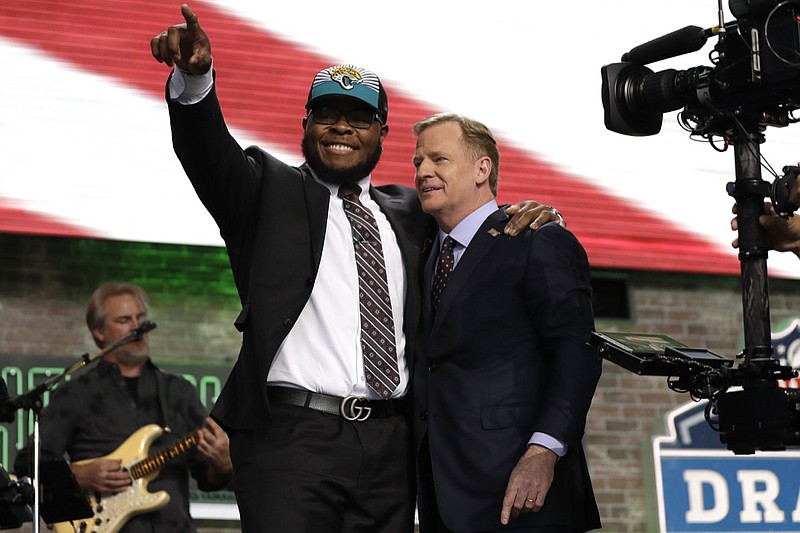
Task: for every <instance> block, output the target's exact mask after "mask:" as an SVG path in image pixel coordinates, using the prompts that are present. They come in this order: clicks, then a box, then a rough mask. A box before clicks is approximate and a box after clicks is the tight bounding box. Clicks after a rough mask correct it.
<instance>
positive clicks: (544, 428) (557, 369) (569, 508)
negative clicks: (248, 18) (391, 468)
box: [413, 210, 601, 531]
mask: <svg viewBox="0 0 800 533" xmlns="http://www.w3.org/2000/svg"><path fill="white" fill-rule="evenodd" d="M506 221H507V216H506V215H505V214H504V213H503V211H502V210H498V211H496V212H495V213H494V214H492V215H491V216H490V217H489V218H488V219H487V220H486V221H485V222H484V224H483V226H482V227H481V228H480V229H479V230H478V233H477V234H476V235H475V237H474V239H473V240H472V242H471V243H470V244H469V246H468V248H467V249H466V250H465V252H464V254H463V255H462V257H461V259H460V260H459V262H458V264H457V265H456V268H455V270H454V271H453V273H452V275H451V277H450V280H449V281H448V284H447V286H446V287H445V289H444V292H443V293H442V297H441V300H440V303H439V307H438V309H437V312H436V316H435V318H434V317H433V316H432V314H431V304H430V287H431V280H432V275H433V272H434V264H435V260H436V258H437V254H438V250H434V251H432V252H431V254H430V258H429V260H428V262H427V265H426V266H425V267H424V274H423V276H424V279H423V282H422V283H423V290H424V296H423V302H422V317H421V324H420V331H419V341H418V343H417V353H416V360H415V364H414V378H413V379H414V397H415V414H416V416H415V443H416V449H417V451H418V452H419V450H420V448H421V446H422V444H423V439H424V438H425V437H426V436H427V438H428V444H429V447H430V458H431V466H432V473H433V479H434V482H435V483H434V485H435V492H436V500H437V503H438V506H439V510H440V514H441V517H442V519H443V520H444V522H445V524H446V525H447V526H448V527H449V528H450V529H452V530H453V531H485V530H490V529H491V530H494V529H500V528H501V524H500V510H501V508H502V500H503V495H504V493H505V489H506V485H507V483H508V479H509V475H510V474H511V470H512V469H513V468H514V466H515V465H516V464H517V461H518V460H519V459H520V457H522V455H523V453H524V452H525V450H526V448H527V443H528V440H529V438H530V436H531V435H532V434H533V433H534V432H537V431H539V432H543V433H547V434H548V435H551V436H553V437H555V438H556V439H559V440H560V441H562V442H565V443H566V444H567V445H568V453H567V454H566V455H565V456H564V457H562V458H560V459H559V461H558V462H557V464H556V467H555V478H554V481H553V484H552V486H551V488H550V491H549V493H548V495H547V499H546V502H545V505H544V507H543V509H542V510H541V511H539V512H537V513H527V514H523V515H520V517H518V518H512V519H511V523H510V526H511V527H513V526H517V527H520V526H528V527H533V526H537V525H560V526H566V527H570V528H573V529H575V530H580V531H588V530H591V529H595V528H598V527H600V520H599V514H598V510H597V505H596V503H595V499H594V493H593V491H592V487H591V481H590V479H589V473H588V468H587V465H586V460H585V457H584V452H583V448H582V446H581V438H582V436H583V432H584V427H585V421H586V415H587V411H588V410H589V407H590V405H591V401H592V397H593V395H594V391H595V387H596V385H597V381H598V379H599V377H600V373H601V358H600V356H599V355H598V354H597V353H596V351H595V350H594V349H592V348H591V347H590V346H589V344H588V340H589V334H590V332H591V331H592V330H593V328H594V319H593V314H592V305H591V287H590V275H589V264H588V261H587V258H586V254H585V252H584V250H583V248H582V247H581V245H580V243H579V242H578V241H577V239H575V237H574V236H573V235H572V234H571V233H570V232H568V231H566V230H565V229H563V228H561V227H560V226H558V225H556V224H546V225H545V226H544V227H542V228H540V229H539V230H537V231H536V232H524V233H523V234H521V235H519V236H517V237H514V238H511V237H507V236H505V235H504V234H503V232H502V230H503V226H504V225H505V223H506ZM423 478H425V476H420V480H422V479H423ZM419 489H420V490H418V493H419V494H420V495H421V496H420V502H419V505H420V520H421V524H422V525H423V528H424V527H425V525H426V520H427V519H428V515H427V511H428V509H427V506H426V504H428V503H429V502H426V501H425V494H430V490H429V487H420V488H419ZM423 531H425V529H423Z"/></svg>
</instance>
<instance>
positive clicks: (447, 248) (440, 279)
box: [431, 235, 456, 314]
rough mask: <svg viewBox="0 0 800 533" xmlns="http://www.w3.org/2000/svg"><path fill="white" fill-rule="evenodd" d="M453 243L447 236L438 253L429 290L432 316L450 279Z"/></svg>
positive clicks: (453, 261)
mask: <svg viewBox="0 0 800 533" xmlns="http://www.w3.org/2000/svg"><path fill="white" fill-rule="evenodd" d="M455 243H456V241H455V240H454V239H453V238H452V237H450V236H449V235H448V236H447V237H445V239H444V242H443V243H442V250H441V251H440V252H439V263H438V265H437V267H436V277H435V278H433V287H432V288H431V305H432V306H433V312H434V314H435V313H436V308H437V307H439V300H441V299H442V291H443V290H444V286H445V285H447V280H449V279H450V274H452V273H453V266H454V265H455V257H454V256H453V246H454V245H455Z"/></svg>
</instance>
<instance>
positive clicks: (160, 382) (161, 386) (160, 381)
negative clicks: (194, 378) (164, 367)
mask: <svg viewBox="0 0 800 533" xmlns="http://www.w3.org/2000/svg"><path fill="white" fill-rule="evenodd" d="M154 370H155V374H156V386H157V388H158V407H159V408H160V409H161V425H162V427H163V428H164V431H165V432H166V433H172V428H170V427H169V420H168V419H167V376H165V375H164V373H163V372H161V371H160V370H158V368H156V369H154Z"/></svg>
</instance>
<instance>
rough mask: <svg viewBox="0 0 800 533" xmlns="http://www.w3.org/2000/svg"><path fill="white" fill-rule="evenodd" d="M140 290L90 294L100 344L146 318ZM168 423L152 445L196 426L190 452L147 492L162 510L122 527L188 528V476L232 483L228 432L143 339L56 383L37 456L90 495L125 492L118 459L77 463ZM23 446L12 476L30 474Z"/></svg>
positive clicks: (215, 486) (113, 286)
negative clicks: (64, 465) (66, 466)
mask: <svg viewBox="0 0 800 533" xmlns="http://www.w3.org/2000/svg"><path fill="white" fill-rule="evenodd" d="M148 307H149V304H148V296H147V293H146V292H145V291H144V290H143V289H142V288H141V287H139V286H136V285H132V284H129V283H115V282H112V283H106V284H104V285H102V286H100V287H99V288H98V289H97V290H95V291H94V293H93V294H92V296H91V298H90V299H89V302H88V304H87V309H86V324H87V326H88V327H89V330H90V331H91V333H92V337H93V338H94V341H95V343H96V344H97V346H98V347H100V348H101V349H102V348H103V347H104V346H107V345H109V344H111V343H113V342H115V341H117V340H118V339H121V338H123V337H125V336H127V335H128V334H130V333H131V332H132V331H133V330H134V329H136V328H137V327H138V325H139V324H140V323H141V322H142V321H144V320H145V319H146V318H147V312H148ZM147 424H158V425H160V426H162V427H168V428H170V430H171V431H170V432H169V433H165V434H164V435H162V436H161V437H160V438H159V439H158V440H156V441H155V442H154V443H153V444H152V446H151V450H152V451H155V450H158V449H161V448H164V447H166V446H168V445H169V444H170V443H171V442H174V441H176V440H178V439H180V438H181V437H183V436H185V435H187V434H188V433H190V432H191V431H192V430H194V429H196V428H198V427H201V428H202V429H201V430H200V432H199V440H198V443H197V446H196V448H195V449H193V450H190V451H189V452H188V453H186V454H183V455H182V456H181V457H179V458H177V459H176V460H174V461H171V462H170V463H169V464H168V465H167V466H165V467H164V468H163V469H162V470H161V472H160V473H159V475H158V477H157V478H156V479H155V480H153V481H152V482H151V483H150V485H149V487H148V491H149V492H156V491H159V490H165V491H167V493H168V494H169V495H170V501H169V503H167V505H166V506H165V507H162V508H161V509H158V510H155V511H151V512H149V513H145V514H140V515H137V516H133V517H131V518H130V520H129V521H128V522H127V523H126V524H125V526H124V528H123V529H122V531H124V532H126V533H139V532H158V533H162V532H175V533H185V532H187V531H195V530H196V529H195V527H194V525H193V524H192V520H191V517H190V516H189V475H190V474H191V475H192V477H194V478H195V479H196V480H197V484H198V487H199V488H200V489H201V490H206V491H210V490H219V489H222V488H225V487H227V486H228V484H229V482H230V480H231V473H232V467H231V461H230V456H229V453H228V437H227V435H226V434H225V432H224V431H223V430H222V429H221V428H220V427H219V426H218V425H217V424H216V423H215V422H214V421H212V420H211V419H210V418H208V417H207V414H206V410H205V408H204V407H203V406H202V405H201V403H200V399H199V396H198V394H197V391H196V389H195V388H194V387H193V386H192V385H191V384H190V383H189V382H188V381H186V380H184V379H183V378H181V377H180V376H177V375H174V374H168V373H166V372H163V371H161V370H160V369H159V368H158V367H157V366H156V365H155V364H153V362H152V360H151V359H150V354H149V349H148V336H147V334H145V335H143V336H142V338H141V339H140V340H139V341H135V342H129V343H127V344H125V345H123V346H121V347H119V348H117V349H116V350H114V351H112V352H110V353H108V354H107V355H105V357H104V358H103V359H102V360H101V361H98V362H97V363H96V364H94V365H93V366H92V367H90V368H89V369H87V370H86V371H83V372H81V373H78V374H76V376H75V377H73V378H72V380H70V381H68V382H65V383H62V384H60V385H59V386H58V387H57V388H56V389H55V390H54V391H53V393H52V396H51V400H50V403H49V405H48V407H47V408H45V409H44V410H43V411H42V414H41V417H40V434H41V448H42V455H43V456H45V457H46V456H47V455H49V454H52V455H54V456H57V457H60V456H65V457H66V458H67V459H68V460H69V461H72V463H73V464H72V465H71V468H72V471H73V473H74V475H75V479H76V480H77V481H78V484H79V485H80V486H81V487H83V488H84V489H85V490H86V491H88V492H89V493H91V494H95V493H100V494H115V493H119V492H123V491H125V490H126V489H127V488H128V486H129V485H130V484H131V477H130V476H129V475H128V473H126V472H125V471H123V470H122V464H121V463H122V461H121V460H119V459H115V460H108V459H101V460H96V461H92V462H89V463H86V464H74V463H75V462H76V461H82V460H86V459H94V458H98V457H103V456H105V455H108V454H110V453H111V452H114V451H115V450H117V448H119V447H120V445H122V444H123V443H125V441H126V439H128V437H130V436H131V434H133V433H134V432H136V431H137V430H138V429H139V428H141V427H142V426H145V425H147ZM26 452H27V450H23V451H21V452H20V454H19V456H18V457H17V461H16V465H15V466H16V470H17V472H18V473H26V472H28V471H30V467H29V464H28V463H29V461H28V455H29V454H28V453H26Z"/></svg>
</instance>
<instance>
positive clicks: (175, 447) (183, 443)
mask: <svg viewBox="0 0 800 533" xmlns="http://www.w3.org/2000/svg"><path fill="white" fill-rule="evenodd" d="M199 438H200V429H199V428H198V429H195V430H194V431H192V432H191V433H189V434H188V435H186V436H184V437H183V438H181V439H179V440H178V441H176V442H174V443H172V444H171V445H170V446H168V447H167V448H164V449H163V450H159V451H157V452H155V453H152V454H150V455H148V456H147V458H145V459H142V460H141V461H139V462H137V463H136V464H134V465H132V466H130V467H129V468H128V472H129V473H130V475H131V477H132V478H133V479H139V478H143V477H146V476H149V475H150V474H152V473H154V472H158V471H159V470H161V469H162V468H163V467H165V466H166V465H167V464H169V463H170V462H172V461H174V460H175V459H177V458H178V457H180V456H181V455H183V454H184V453H186V452H188V451H189V450H191V449H192V448H194V447H195V446H197V441H198V440H199Z"/></svg>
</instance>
